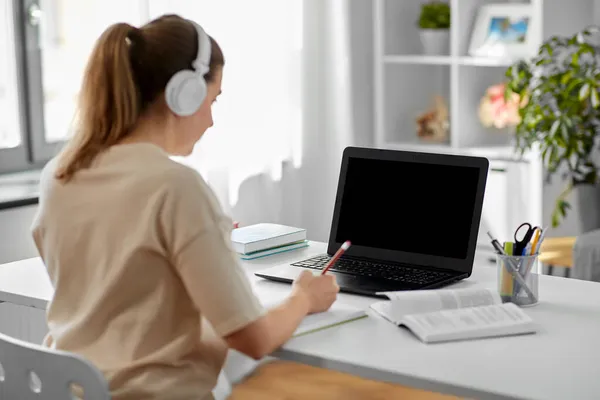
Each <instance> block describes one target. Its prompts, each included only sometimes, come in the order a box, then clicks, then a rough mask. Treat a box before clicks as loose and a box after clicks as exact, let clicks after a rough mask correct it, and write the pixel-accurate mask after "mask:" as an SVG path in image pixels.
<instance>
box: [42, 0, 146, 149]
mask: <svg viewBox="0 0 600 400" xmlns="http://www.w3.org/2000/svg"><path fill="white" fill-rule="evenodd" d="M41 5H42V13H43V16H44V24H42V30H41V40H42V51H41V58H42V60H41V61H42V63H41V65H42V82H43V98H44V128H45V129H44V140H45V142H46V143H55V142H60V141H62V140H64V139H65V138H66V137H67V136H68V135H69V134H70V133H71V132H70V123H71V119H72V117H73V114H74V111H75V103H76V101H77V95H78V92H79V88H80V86H81V81H82V78H83V72H84V69H85V65H86V63H87V60H88V57H89V55H90V53H91V51H92V48H93V46H94V43H95V41H96V40H97V39H98V37H99V36H100V35H101V34H102V32H103V31H104V30H105V29H106V28H107V27H108V26H109V25H111V24H113V23H116V22H127V23H130V24H132V25H134V26H139V25H140V24H141V23H143V22H145V19H146V18H143V17H142V11H143V9H144V8H143V3H142V2H138V1H131V0H129V1H123V0H85V1H81V0H45V1H42V3H41Z"/></svg>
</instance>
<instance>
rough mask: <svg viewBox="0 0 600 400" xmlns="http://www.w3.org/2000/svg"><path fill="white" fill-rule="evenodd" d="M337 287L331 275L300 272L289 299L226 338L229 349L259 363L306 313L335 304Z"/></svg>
mask: <svg viewBox="0 0 600 400" xmlns="http://www.w3.org/2000/svg"><path fill="white" fill-rule="evenodd" d="M338 291H339V287H338V286H337V284H336V283H335V278H334V277H333V276H332V275H324V276H314V275H313V274H311V273H310V272H308V271H303V272H302V273H301V274H300V276H299V277H298V278H297V279H296V281H295V282H294V285H293V289H292V293H291V294H290V296H289V297H288V298H287V299H286V300H285V301H284V302H283V303H282V304H281V305H279V306H277V307H275V308H273V309H271V310H270V311H269V312H268V313H267V314H266V315H264V316H262V317H260V318H259V319H257V320H256V321H254V322H251V323H250V324H248V325H246V326H245V327H243V328H241V329H239V330H237V331H235V332H233V333H231V334H229V335H227V336H226V337H225V341H226V342H227V344H228V345H229V347H230V348H232V349H235V350H237V351H239V352H241V353H244V354H246V355H247V356H249V357H252V358H254V359H257V360H258V359H261V358H263V357H264V356H266V355H268V354H270V353H272V352H273V351H275V350H276V349H277V348H279V347H280V346H281V345H282V344H283V343H285V342H286V341H287V340H288V339H289V338H290V337H292V335H293V334H294V331H295V330H296V328H297V327H298V325H300V322H301V321H302V319H303V318H304V317H305V316H306V315H307V314H310V313H313V312H321V311H325V310H327V309H328V308H329V307H330V306H331V304H333V302H334V301H335V299H336V297H337V293H338Z"/></svg>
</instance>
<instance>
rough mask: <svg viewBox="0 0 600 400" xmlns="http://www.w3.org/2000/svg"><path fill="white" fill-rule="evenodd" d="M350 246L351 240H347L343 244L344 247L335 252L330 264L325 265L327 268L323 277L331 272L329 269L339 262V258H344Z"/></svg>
mask: <svg viewBox="0 0 600 400" xmlns="http://www.w3.org/2000/svg"><path fill="white" fill-rule="evenodd" d="M350 244H351V243H350V241H349V240H346V241H345V242H344V243H343V244H342V246H341V247H340V248H339V249H338V251H336V252H335V254H334V255H333V257H331V260H329V262H328V263H327V264H326V265H325V268H323V271H322V272H321V275H325V273H326V272H327V271H328V270H329V268H331V267H332V266H333V264H335V262H336V261H337V260H338V258H340V257H341V256H342V254H344V252H345V251H346V250H348V247H350Z"/></svg>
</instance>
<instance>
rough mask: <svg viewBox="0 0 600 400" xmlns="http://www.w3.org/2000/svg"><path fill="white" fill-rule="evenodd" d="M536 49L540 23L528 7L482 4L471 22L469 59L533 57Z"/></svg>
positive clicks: (538, 42) (508, 4)
mask: <svg viewBox="0 0 600 400" xmlns="http://www.w3.org/2000/svg"><path fill="white" fill-rule="evenodd" d="M540 45H541V31H540V19H539V18H538V16H537V15H536V14H535V13H534V10H533V8H532V6H531V5H530V4H514V3H504V4H486V5H483V6H481V7H480V8H479V10H478V12H477V16H476V18H475V21H474V24H473V30H472V34H471V40H470V43H469V55H471V56H473V57H490V58H503V59H504V58H505V59H517V58H526V57H531V56H533V55H535V54H536V53H537V51H538V48H539V46H540Z"/></svg>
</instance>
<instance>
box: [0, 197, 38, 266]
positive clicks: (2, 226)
mask: <svg viewBox="0 0 600 400" xmlns="http://www.w3.org/2000/svg"><path fill="white" fill-rule="evenodd" d="M36 210H37V206H36V205H32V206H25V207H17V208H11V209H7V210H0V264H3V263H7V262H11V261H16V260H22V259H24V258H31V257H36V256H37V255H38V253H37V250H36V248H35V245H34V243H33V239H32V238H31V233H30V227H31V223H32V221H33V217H34V216H35V212H36Z"/></svg>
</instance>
